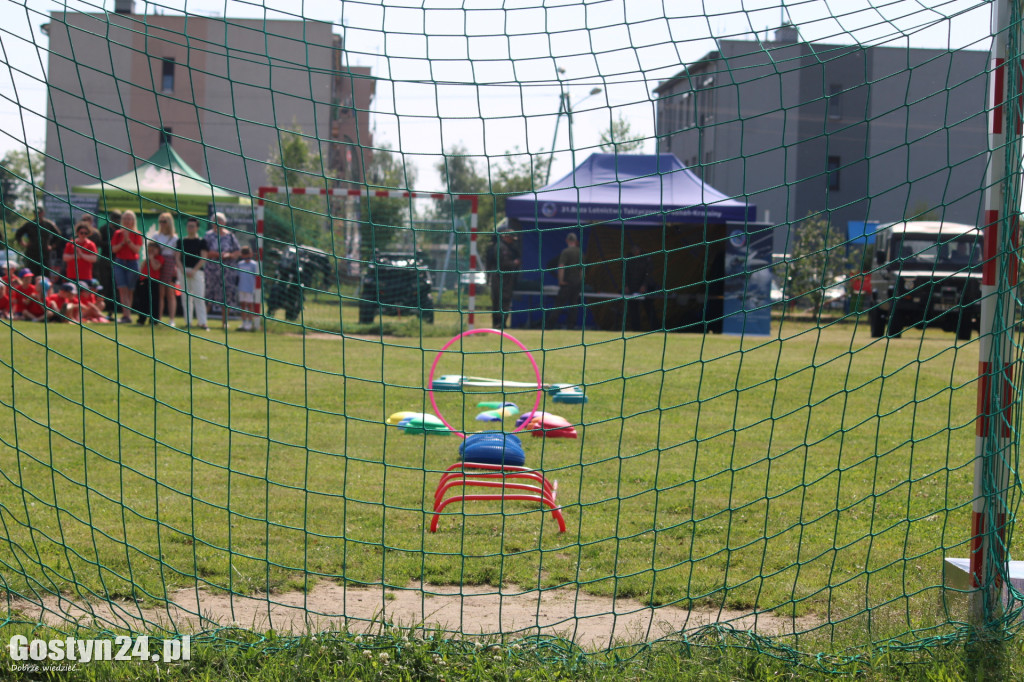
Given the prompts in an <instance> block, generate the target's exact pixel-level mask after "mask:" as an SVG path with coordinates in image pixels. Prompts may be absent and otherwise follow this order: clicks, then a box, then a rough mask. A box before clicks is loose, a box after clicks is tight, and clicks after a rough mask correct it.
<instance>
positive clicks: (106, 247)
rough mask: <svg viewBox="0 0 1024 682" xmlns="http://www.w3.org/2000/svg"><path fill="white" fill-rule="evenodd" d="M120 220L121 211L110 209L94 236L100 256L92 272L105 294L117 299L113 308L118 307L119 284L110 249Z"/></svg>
mask: <svg viewBox="0 0 1024 682" xmlns="http://www.w3.org/2000/svg"><path fill="white" fill-rule="evenodd" d="M120 221H121V212H120V211H109V212H108V213H107V220H106V221H105V222H104V223H103V226H102V227H99V228H95V230H96V236H95V237H93V241H94V242H96V248H98V249H99V253H100V257H99V259H97V261H96V263H95V265H93V268H92V274H93V276H94V277H95V278H96V279H97V280H99V283H100V286H102V287H103V291H104V292H105V294H106V295H107V296H110V297H111V298H112V299H115V300H114V306H113V308H112V309H114V310H116V308H117V300H116V298H117V285H116V284H115V283H114V260H113V259H114V254H113V252H112V251H111V249H110V240H111V239H112V238H113V236H114V230H116V229H117V226H118V223H119V222H120Z"/></svg>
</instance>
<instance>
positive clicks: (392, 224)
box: [360, 145, 416, 259]
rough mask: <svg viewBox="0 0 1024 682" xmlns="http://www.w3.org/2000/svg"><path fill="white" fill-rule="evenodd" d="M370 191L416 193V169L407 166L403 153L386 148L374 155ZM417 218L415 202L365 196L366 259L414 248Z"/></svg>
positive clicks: (363, 230) (369, 173) (363, 242)
mask: <svg viewBox="0 0 1024 682" xmlns="http://www.w3.org/2000/svg"><path fill="white" fill-rule="evenodd" d="M365 177H366V189H368V190H370V191H373V190H415V188H416V168H415V166H410V165H406V163H405V157H404V156H403V155H402V153H401V152H395V151H392V149H391V147H389V146H387V145H385V146H383V147H381V148H379V149H377V150H375V151H374V153H373V160H372V161H371V162H370V163H369V164H368V165H367V167H366V173H365ZM415 217H416V210H415V207H414V206H413V203H412V202H411V201H410V200H408V199H390V198H386V197H363V198H362V200H361V201H360V222H361V225H362V227H361V230H360V232H361V238H360V245H361V246H360V250H361V254H362V257H363V258H364V259H365V258H368V257H370V256H372V254H373V252H374V251H375V250H376V251H381V250H385V249H388V248H392V247H394V246H395V245H401V246H402V247H403V248H412V247H413V238H412V231H411V229H410V228H411V227H412V224H413V220H414V219H415Z"/></svg>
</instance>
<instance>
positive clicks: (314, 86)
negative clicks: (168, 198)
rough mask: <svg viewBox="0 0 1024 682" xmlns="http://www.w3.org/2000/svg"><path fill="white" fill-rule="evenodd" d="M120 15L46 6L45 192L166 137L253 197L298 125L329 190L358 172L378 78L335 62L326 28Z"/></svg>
mask: <svg viewBox="0 0 1024 682" xmlns="http://www.w3.org/2000/svg"><path fill="white" fill-rule="evenodd" d="M131 10H132V7H131V3H130V2H124V1H121V0H119V2H118V8H117V12H116V13H88V14H86V13H73V12H54V13H52V14H51V17H50V21H49V23H48V24H47V26H46V32H47V34H48V36H49V50H50V54H49V68H48V71H47V79H48V94H49V105H48V119H49V120H48V123H47V130H46V154H47V160H46V176H45V177H46V189H47V191H48V192H49V193H53V194H56V195H61V194H64V193H65V192H66V191H67V190H68V189H70V188H72V187H76V186H79V185H88V184H92V183H96V182H98V181H100V180H104V179H108V178H112V177H116V176H118V175H120V174H122V173H125V172H128V171H130V170H131V169H132V168H134V167H136V166H137V165H138V164H139V163H140V161H141V160H143V159H146V158H148V157H149V156H150V155H152V154H153V152H154V151H155V150H156V149H157V148H158V146H159V145H160V144H161V143H162V142H164V141H169V142H170V143H171V145H172V146H173V148H174V149H175V150H176V151H177V152H178V154H179V155H180V156H181V157H182V158H183V159H184V160H185V162H186V163H187V164H188V165H189V166H191V167H192V168H193V169H194V170H196V171H198V172H199V173H200V174H201V175H203V176H205V177H206V178H208V179H209V180H210V181H211V182H212V183H213V184H214V185H216V186H219V187H223V188H225V189H229V190H232V191H235V192H240V193H243V194H255V193H256V190H257V188H258V187H259V186H260V185H265V184H267V182H268V179H267V161H268V160H269V159H271V158H274V157H275V155H276V152H277V148H278V144H279V142H278V139H279V135H278V131H279V130H282V129H296V128H299V129H301V130H302V133H303V134H304V135H305V136H307V142H308V143H309V144H310V147H311V148H312V149H313V150H314V151H316V152H318V153H319V154H320V155H321V158H322V159H323V162H324V166H325V167H324V174H325V175H326V176H327V177H328V178H330V179H331V180H332V181H336V182H332V183H331V184H334V185H338V186H344V184H345V181H349V182H352V181H354V182H358V181H360V180H361V179H362V178H363V171H364V166H365V164H367V163H369V161H370V150H369V149H365V148H367V147H369V146H371V144H372V138H371V133H370V125H369V109H370V103H371V100H372V98H373V94H374V89H375V88H374V84H375V82H374V80H373V79H372V78H371V77H370V70H369V68H351V69H350V68H348V67H346V66H344V61H345V60H344V57H343V51H342V44H341V37H340V36H339V35H337V34H335V33H334V32H333V28H334V27H333V25H332V24H330V23H326V22H319V21H306V20H271V19H267V20H263V19H231V18H222V17H207V16H196V15H166V14H165V15H156V14H145V15H140V14H135V13H134V12H132V11H131Z"/></svg>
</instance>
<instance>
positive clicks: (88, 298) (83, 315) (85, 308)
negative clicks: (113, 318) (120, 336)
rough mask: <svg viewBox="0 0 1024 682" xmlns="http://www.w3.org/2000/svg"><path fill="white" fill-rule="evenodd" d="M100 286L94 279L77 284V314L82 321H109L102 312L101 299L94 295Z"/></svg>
mask: <svg viewBox="0 0 1024 682" xmlns="http://www.w3.org/2000/svg"><path fill="white" fill-rule="evenodd" d="M102 288H103V287H102V286H100V283H99V282H98V281H97V280H95V279H94V280H91V281H89V282H81V283H80V284H79V287H78V316H79V318H80V319H81V320H82V322H99V323H103V322H110V320H108V319H107V318H106V316H105V315H104V314H103V305H104V303H103V300H102V299H101V298H100V297H99V296H97V295H96V292H97V291H99V290H100V289H102Z"/></svg>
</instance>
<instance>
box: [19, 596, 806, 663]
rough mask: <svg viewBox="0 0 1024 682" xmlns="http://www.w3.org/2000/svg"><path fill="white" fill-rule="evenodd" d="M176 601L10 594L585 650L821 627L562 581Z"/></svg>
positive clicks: (94, 619)
mask: <svg viewBox="0 0 1024 682" xmlns="http://www.w3.org/2000/svg"><path fill="white" fill-rule="evenodd" d="M169 597H170V602H171V603H170V604H169V605H168V606H166V607H161V608H144V607H141V606H139V605H138V604H135V603H134V602H131V601H126V600H120V601H111V602H101V603H89V602H73V601H71V600H69V599H66V598H58V597H45V598H43V600H42V603H41V604H40V603H38V602H35V603H34V602H29V601H27V600H23V599H14V600H11V602H10V604H11V608H12V609H14V610H17V611H19V612H21V613H22V614H23V615H24V616H25V617H27V618H30V619H35V620H37V621H38V622H42V623H45V624H48V625H52V626H54V627H61V628H65V629H66V628H67V625H68V623H69V621H77V622H80V623H82V624H83V625H87V626H88V625H98V626H100V627H107V628H109V627H123V628H129V629H132V630H135V631H138V630H143V629H146V630H149V629H152V627H153V626H154V625H157V626H163V627H167V628H168V629H170V630H173V631H176V632H196V631H200V630H210V629H215V628H217V627H232V626H233V627H242V628H245V629H247V630H254V631H266V630H269V629H271V628H273V629H274V630H276V631H278V632H291V633H294V634H303V633H311V632H320V631H324V630H329V629H340V628H341V627H343V626H344V627H348V628H349V630H351V631H356V632H360V631H372V630H374V629H375V628H377V627H378V626H379V625H380V623H381V622H385V621H386V622H390V623H393V624H394V625H399V626H402V627H406V628H410V627H417V628H425V629H427V630H431V629H434V628H438V627H439V628H441V629H443V630H446V631H450V632H456V633H458V632H461V633H462V634H463V635H465V636H489V635H490V636H493V635H496V634H499V633H500V634H503V635H506V636H511V637H517V636H518V637H522V636H527V635H535V634H545V635H557V636H560V637H563V638H565V639H569V640H572V641H574V642H576V643H577V644H578V645H580V646H582V647H584V648H587V649H600V648H604V647H607V646H610V645H613V644H625V643H633V642H641V641H645V640H653V639H657V638H659V637H663V636H666V635H669V634H674V633H682V632H689V631H693V630H696V629H698V628H701V627H703V626H706V625H709V624H713V623H722V624H725V623H727V624H728V625H729V626H730V627H731V628H735V629H737V630H747V631H752V632H756V633H758V634H761V635H765V636H779V635H786V634H790V633H792V632H794V631H796V632H800V631H804V630H807V629H810V628H812V627H814V626H815V625H816V624H817V619H816V618H814V617H813V616H805V617H801V618H784V617H781V616H778V615H775V614H773V613H769V612H765V613H751V612H749V611H747V612H744V611H733V610H727V609H698V610H687V609H682V608H677V607H673V606H663V607H659V608H651V607H650V606H646V605H644V604H641V603H640V602H639V601H636V600H634V599H611V598H608V597H599V596H594V595H590V594H586V593H584V592H581V591H576V590H573V589H566V588H560V589H556V590H545V591H537V590H530V591H522V590H519V589H518V588H516V587H515V586H507V587H504V588H501V589H500V590H499V589H497V588H494V587H488V586H470V587H460V586H457V585H456V586H439V585H429V584H426V585H412V586H410V587H408V588H406V589H385V588H381V587H370V588H366V587H351V586H342V585H337V584H334V583H324V582H321V583H319V584H318V585H316V586H315V587H314V588H313V589H312V590H310V591H309V592H301V591H296V592H288V593H283V594H273V595H270V596H269V597H268V596H263V597H258V596H248V597H246V596H239V595H227V594H213V593H210V592H208V591H206V590H202V589H200V590H195V589H191V590H179V591H177V592H173V593H171V594H170V595H169Z"/></svg>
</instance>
